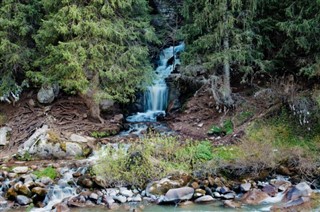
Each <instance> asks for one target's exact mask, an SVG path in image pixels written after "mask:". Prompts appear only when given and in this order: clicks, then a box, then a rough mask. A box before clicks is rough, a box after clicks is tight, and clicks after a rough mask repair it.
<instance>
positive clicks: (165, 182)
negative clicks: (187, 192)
mask: <svg viewBox="0 0 320 212" xmlns="http://www.w3.org/2000/svg"><path fill="white" fill-rule="evenodd" d="M181 183H182V182H181V181H178V180H170V179H168V178H164V179H161V180H160V181H155V182H152V183H150V184H148V186H147V188H146V195H147V196H150V195H164V194H165V193H166V192H167V191H169V189H172V188H179V187H181Z"/></svg>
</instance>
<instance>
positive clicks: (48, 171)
mask: <svg viewBox="0 0 320 212" xmlns="http://www.w3.org/2000/svg"><path fill="white" fill-rule="evenodd" d="M33 174H34V175H36V176H37V177H38V178H41V177H50V178H51V179H53V180H54V179H55V178H56V177H57V176H58V172H57V171H56V169H55V168H53V167H52V166H48V167H46V168H45V169H42V170H38V171H34V172H33Z"/></svg>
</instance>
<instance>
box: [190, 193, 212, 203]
mask: <svg viewBox="0 0 320 212" xmlns="http://www.w3.org/2000/svg"><path fill="white" fill-rule="evenodd" d="M214 200H215V199H214V198H213V197H212V196H210V195H205V196H202V197H199V198H198V199H196V200H195V201H194V202H195V203H207V202H212V201H214Z"/></svg>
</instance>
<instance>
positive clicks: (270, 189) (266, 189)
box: [262, 185, 277, 197]
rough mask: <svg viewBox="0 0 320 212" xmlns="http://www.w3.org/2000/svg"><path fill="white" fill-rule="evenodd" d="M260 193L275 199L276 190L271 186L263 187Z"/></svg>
mask: <svg viewBox="0 0 320 212" xmlns="http://www.w3.org/2000/svg"><path fill="white" fill-rule="evenodd" d="M262 191H263V192H265V193H267V194H268V195H269V196H270V197H275V196H276V194H277V189H276V188H275V187H274V186H272V185H265V186H264V187H263V188H262Z"/></svg>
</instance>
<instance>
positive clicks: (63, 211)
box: [54, 203, 70, 212]
mask: <svg viewBox="0 0 320 212" xmlns="http://www.w3.org/2000/svg"><path fill="white" fill-rule="evenodd" d="M54 207H55V209H56V212H69V211H70V209H69V207H68V205H66V204H65V203H59V204H57V205H55V206H54Z"/></svg>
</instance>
